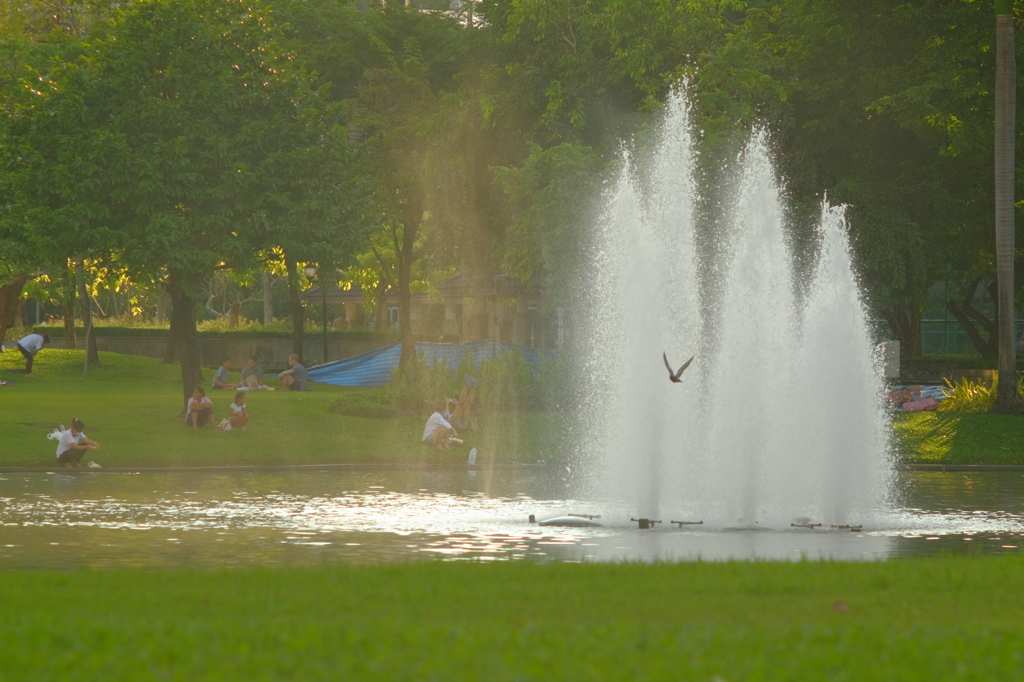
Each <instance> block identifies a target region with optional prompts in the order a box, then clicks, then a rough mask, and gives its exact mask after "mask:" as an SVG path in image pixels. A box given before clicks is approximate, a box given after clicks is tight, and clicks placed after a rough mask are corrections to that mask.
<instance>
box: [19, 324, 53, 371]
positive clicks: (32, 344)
mask: <svg viewBox="0 0 1024 682" xmlns="http://www.w3.org/2000/svg"><path fill="white" fill-rule="evenodd" d="M48 343H50V337H49V336H48V335H46V334H29V335H28V336H25V337H23V338H22V339H21V340H20V341H18V350H20V351H21V354H22V355H24V356H25V376H27V377H34V376H35V374H33V373H32V362H33V361H34V360H35V358H36V353H38V352H39V351H41V350H42V349H43V346H45V345H46V344H48Z"/></svg>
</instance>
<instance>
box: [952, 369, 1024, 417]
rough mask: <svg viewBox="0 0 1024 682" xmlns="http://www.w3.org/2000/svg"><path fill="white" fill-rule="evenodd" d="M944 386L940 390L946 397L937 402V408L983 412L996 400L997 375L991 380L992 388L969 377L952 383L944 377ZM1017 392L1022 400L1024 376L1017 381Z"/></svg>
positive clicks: (990, 407) (1023, 396) (1023, 397)
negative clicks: (954, 383)
mask: <svg viewBox="0 0 1024 682" xmlns="http://www.w3.org/2000/svg"><path fill="white" fill-rule="evenodd" d="M945 381H946V388H944V389H942V392H943V393H944V394H945V395H946V399H945V400H943V401H941V402H940V403H939V407H938V409H939V410H942V411H944V412H972V413H985V412H988V411H989V410H991V409H992V404H993V403H994V402H995V400H996V389H997V388H998V387H999V375H998V374H997V375H996V377H995V378H994V379H993V380H992V388H986V387H985V385H984V384H982V383H975V382H973V381H971V380H970V379H961V380H960V381H958V382H957V383H956V385H953V384H951V383H950V382H949V379H946V380H945ZM1017 393H1018V394H1020V396H1021V399H1022V400H1024V377H1021V378H1020V379H1019V380H1018V381H1017Z"/></svg>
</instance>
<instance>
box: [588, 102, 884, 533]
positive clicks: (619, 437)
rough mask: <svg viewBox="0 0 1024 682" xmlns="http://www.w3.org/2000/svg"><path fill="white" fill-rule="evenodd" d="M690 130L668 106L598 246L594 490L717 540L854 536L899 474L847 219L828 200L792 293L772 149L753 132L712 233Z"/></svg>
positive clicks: (624, 178) (592, 385) (677, 109)
mask: <svg viewBox="0 0 1024 682" xmlns="http://www.w3.org/2000/svg"><path fill="white" fill-rule="evenodd" d="M690 118H691V111H690V107H689V104H688V102H687V100H686V97H685V95H684V94H683V93H682V92H680V93H676V94H675V95H674V96H673V97H672V98H671V99H670V101H669V102H668V105H667V107H666V115H665V119H664V122H663V124H662V129H661V131H660V135H659V138H658V142H657V144H656V146H655V149H654V151H653V152H652V153H651V154H650V155H649V158H648V159H647V160H646V162H645V163H643V164H639V163H636V162H634V160H633V159H632V158H631V156H630V155H629V154H625V155H624V156H625V158H624V163H623V166H624V170H623V172H622V174H621V177H620V179H619V181H618V184H617V186H616V187H615V189H614V190H613V192H612V193H611V195H610V197H609V201H608V206H607V210H606V212H605V215H604V219H603V221H602V224H601V228H600V232H599V234H598V248H597V254H598V256H597V259H598V262H597V263H596V267H595V270H594V272H596V273H598V275H597V276H596V278H595V280H596V281H594V282H593V283H592V285H591V286H592V292H593V294H592V295H593V300H592V307H593V310H594V311H595V314H594V315H593V316H592V318H591V324H592V328H591V329H589V330H587V333H586V334H585V335H586V337H587V338H589V339H590V340H591V343H592V346H591V348H590V349H589V357H590V359H591V360H590V362H591V368H590V371H589V372H588V373H587V374H588V375H589V380H588V385H587V386H586V389H585V390H586V392H587V395H588V396H589V397H590V398H589V399H590V406H589V409H588V410H587V412H586V415H585V416H584V419H585V421H586V423H587V425H588V428H587V431H588V433H589V434H590V436H589V438H588V440H587V442H585V443H582V444H581V451H584V452H585V453H586V458H587V459H588V460H589V461H591V462H593V463H594V464H593V465H592V466H591V471H592V472H595V475H594V476H592V477H591V478H590V480H589V481H588V483H589V485H590V492H591V493H597V494H603V495H609V496H611V497H613V498H617V499H625V500H628V501H631V502H632V503H633V504H634V505H635V509H636V513H637V514H638V515H640V516H642V517H646V518H651V519H654V518H658V519H661V518H663V517H669V516H670V517H671V518H672V519H691V520H704V521H705V522H710V523H712V524H714V525H716V526H718V527H730V526H742V527H759V528H781V527H787V528H788V527H789V524H790V523H791V522H793V520H794V519H800V518H804V519H813V520H815V521H816V522H823V523H825V524H826V526H827V525H830V524H836V525H844V524H848V523H850V521H851V520H853V521H854V522H862V521H864V520H865V519H868V518H870V517H871V516H872V515H873V514H875V513H876V512H877V511H878V510H879V509H880V508H881V507H882V506H883V502H884V500H885V498H886V496H887V494H888V493H889V487H890V485H891V481H892V478H893V474H892V465H891V461H890V457H891V454H890V446H889V443H888V437H887V433H888V429H887V425H886V420H885V418H884V412H883V407H882V404H881V401H880V397H881V394H882V390H881V388H882V383H881V382H882V379H881V377H880V375H879V372H878V370H877V367H876V363H875V362H874V359H873V344H872V339H871V336H870V333H869V325H868V319H867V315H866V311H865V309H864V306H863V304H862V302H861V294H860V290H859V287H858V285H857V281H856V278H855V276H854V274H853V272H852V268H851V260H850V250H849V243H848V239H847V230H846V227H847V224H846V219H845V216H844V210H843V208H842V207H835V206H830V205H829V204H828V203H827V202H823V204H822V208H821V214H820V218H819V220H818V224H817V250H818V253H817V258H816V261H817V266H816V267H813V268H811V269H810V270H811V271H809V272H807V274H806V275H805V276H804V277H803V278H801V277H800V275H799V274H798V273H799V272H804V271H806V270H808V268H798V267H797V266H796V265H794V262H795V258H794V255H793V253H791V250H792V249H791V239H790V236H789V233H788V216H787V210H786V206H785V204H784V202H783V199H782V191H781V188H780V185H779V181H778V178H777V175H776V172H775V169H774V167H773V164H772V160H771V156H770V153H769V144H768V139H767V135H766V134H765V133H764V132H763V131H755V132H754V133H753V134H752V135H751V137H750V139H749V141H748V143H747V145H746V147H745V149H744V150H743V152H742V154H741V155H740V158H739V160H738V161H739V162H738V164H737V165H738V167H739V169H740V171H739V173H737V174H736V177H735V178H734V183H735V187H734V189H732V190H731V200H730V202H729V203H728V208H727V209H726V214H725V215H723V216H722V219H721V220H719V221H712V220H708V219H707V217H706V216H702V215H701V212H700V210H699V207H700V206H702V205H704V204H702V203H701V201H700V199H699V197H698V194H697V182H696V181H695V177H696V171H697V167H698V166H697V162H696V161H697V154H696V153H695V144H694V139H693V131H692V124H691V120H690ZM663 352H667V354H668V358H669V359H670V360H671V361H672V362H673V363H675V366H676V367H678V365H679V364H681V363H682V362H683V361H685V360H686V359H687V358H688V357H690V356H691V355H695V356H696V360H695V361H694V363H693V366H692V367H690V368H689V370H688V371H687V373H686V374H685V375H684V376H683V381H682V383H679V384H673V383H670V382H669V381H668V380H667V379H668V377H666V370H665V367H664V364H663V362H662V353H663ZM595 452H596V453H600V454H601V456H600V457H597V458H594V457H593V453H595ZM666 520H667V519H666Z"/></svg>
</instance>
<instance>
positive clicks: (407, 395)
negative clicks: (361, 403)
mask: <svg viewBox="0 0 1024 682" xmlns="http://www.w3.org/2000/svg"><path fill="white" fill-rule="evenodd" d="M392 376H393V379H392V382H391V383H390V384H389V385H388V387H387V391H388V395H389V399H390V400H391V402H392V404H394V405H395V406H396V408H398V409H399V410H401V411H402V412H403V413H414V414H423V413H427V414H429V413H430V412H432V411H433V409H434V402H435V401H436V400H438V399H441V398H458V397H459V395H460V394H461V393H462V390H463V388H464V387H465V386H466V378H467V377H473V378H474V379H476V380H477V382H478V385H477V398H476V407H475V408H474V412H475V413H477V414H495V413H499V412H509V411H532V410H543V411H562V412H567V411H569V410H570V409H571V407H572V406H573V404H574V402H573V400H574V396H573V393H572V390H573V386H574V384H573V382H572V381H571V376H572V367H571V360H570V358H568V357H567V356H562V357H558V358H553V359H548V360H545V361H543V362H542V363H541V365H540V368H539V369H537V370H534V369H533V368H532V367H531V366H530V365H529V363H527V362H526V360H524V359H523V356H522V354H520V353H519V351H512V352H509V353H503V354H501V355H499V356H498V357H496V358H494V359H484V360H482V361H481V362H480V366H479V367H477V366H476V365H475V364H474V362H473V358H472V356H470V354H469V353H468V352H467V353H466V356H465V358H464V359H463V360H462V362H461V363H459V365H458V367H455V368H451V367H449V366H448V364H447V363H446V362H444V361H441V362H436V363H434V366H433V367H430V366H428V365H427V363H426V360H425V359H424V354H423V353H422V352H421V353H420V354H419V357H418V358H417V359H416V366H415V374H413V375H412V378H410V377H408V376H403V375H401V374H399V372H398V370H397V368H396V369H395V371H394V372H393V374H392Z"/></svg>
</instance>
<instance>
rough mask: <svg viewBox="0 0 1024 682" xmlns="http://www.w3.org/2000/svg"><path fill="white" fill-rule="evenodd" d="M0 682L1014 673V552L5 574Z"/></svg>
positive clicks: (1018, 662) (1020, 564) (1021, 642)
mask: <svg viewBox="0 0 1024 682" xmlns="http://www.w3.org/2000/svg"><path fill="white" fill-rule="evenodd" d="M0 603H3V605H4V617H3V619H0V661H3V663H2V665H0V680H65V681H67V680H89V681H90V682H91V681H92V680H100V679H111V680H706V681H708V682H711V681H712V680H799V681H801V682H804V681H807V680H851V681H853V680H856V681H858V682H861V681H864V680H1010V679H1020V678H1021V676H1022V675H1024V656H1022V653H1021V652H1022V651H1024V630H1022V628H1021V623H1022V622H1024V561H1022V560H1021V559H1018V558H1010V557H999V558H995V557H988V558H979V557H966V558H933V559H924V560H895V561H888V562H877V563H867V564H865V563H828V562H822V563H794V564H788V563H757V562H751V563H724V564H717V563H686V564H656V565H638V564H619V565H606V564H605V565H601V564H587V565H570V564H549V565H538V564H533V563H525V562H518V563H511V564H504V563H502V564H489V565H480V564H467V563H444V562H426V563H419V564H405V565H385V566H375V567H351V566H325V567H316V568H275V569H269V568H268V569H252V570H232V571H174V572H153V571H131V570H126V571H109V572H89V571H83V572H77V573H63V572H6V573H0Z"/></svg>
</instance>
